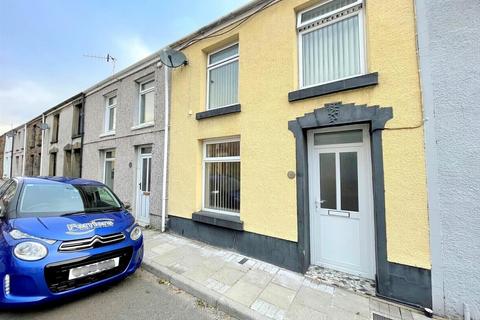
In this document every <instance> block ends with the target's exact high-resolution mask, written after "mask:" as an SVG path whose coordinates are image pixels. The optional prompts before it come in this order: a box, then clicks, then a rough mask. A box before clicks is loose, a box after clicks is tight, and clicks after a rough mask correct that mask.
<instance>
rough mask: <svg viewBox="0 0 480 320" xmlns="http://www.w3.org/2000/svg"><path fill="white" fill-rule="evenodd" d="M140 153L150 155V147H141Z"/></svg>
mask: <svg viewBox="0 0 480 320" xmlns="http://www.w3.org/2000/svg"><path fill="white" fill-rule="evenodd" d="M140 152H141V153H142V154H149V153H152V147H143V148H141V149H140Z"/></svg>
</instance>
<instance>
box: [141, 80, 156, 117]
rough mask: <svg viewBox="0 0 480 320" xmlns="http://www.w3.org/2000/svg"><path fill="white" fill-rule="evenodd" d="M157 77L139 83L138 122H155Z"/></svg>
mask: <svg viewBox="0 0 480 320" xmlns="http://www.w3.org/2000/svg"><path fill="white" fill-rule="evenodd" d="M154 112H155V79H152V78H150V79H148V80H146V81H143V82H140V83H139V102H138V124H139V125H146V124H153V123H154V120H155V116H154Z"/></svg>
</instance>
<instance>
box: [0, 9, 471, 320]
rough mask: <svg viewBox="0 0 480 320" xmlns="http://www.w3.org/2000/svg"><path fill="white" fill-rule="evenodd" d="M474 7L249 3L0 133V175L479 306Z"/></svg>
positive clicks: (458, 306) (395, 296)
mask: <svg viewBox="0 0 480 320" xmlns="http://www.w3.org/2000/svg"><path fill="white" fill-rule="evenodd" d="M479 9H480V8H479V5H478V3H476V2H475V1H463V0H462V1H454V0H443V1H439V2H432V1H430V2H424V1H413V0H409V1H381V0H325V1H319V0H311V1H307V0H257V1H252V2H250V3H249V4H247V5H246V6H244V7H242V8H240V9H238V10H236V11H235V12H232V13H230V14H229V15H227V16H225V17H222V18H220V19H218V20H217V21H215V22H213V23H211V24H209V25H207V26H205V27H203V28H201V29H200V30H197V31H195V32H194V33H192V34H190V35H188V36H186V37H185V38H183V39H180V40H178V41H176V42H175V43H172V44H170V45H169V48H170V49H171V50H169V51H168V52H170V53H172V52H173V53H175V52H177V53H183V55H184V56H185V57H186V63H184V64H181V65H180V66H178V67H177V68H170V66H169V63H165V60H164V59H162V56H163V57H165V56H166V52H167V51H165V50H164V49H162V50H159V51H158V52H156V53H155V54H152V55H151V56H149V57H147V58H145V59H143V60H141V61H139V62H137V63H135V64H134V65H132V66H130V67H128V68H126V69H125V70H123V71H120V72H118V73H116V74H115V75H113V76H111V77H109V78H107V79H105V80H103V81H101V82H99V83H97V84H95V85H93V86H92V87H90V88H87V89H85V90H83V91H81V92H79V93H78V94H77V95H75V96H73V97H71V98H69V99H67V100H66V101H64V102H62V103H60V104H58V105H57V106H55V107H53V108H51V109H49V110H48V111H46V112H44V113H43V114H42V115H40V116H39V117H37V118H36V119H34V120H32V121H30V122H28V123H27V124H25V125H22V126H20V127H18V128H16V129H14V130H12V131H10V132H8V133H7V134H5V135H4V136H3V137H2V138H1V140H0V143H1V144H2V148H3V149H4V153H3V155H2V156H3V159H0V161H1V160H3V168H2V169H3V176H4V177H9V176H11V175H33V176H35V175H50V176H72V177H83V178H89V179H95V180H100V181H103V182H104V183H105V184H106V185H108V186H109V187H110V188H112V189H114V190H115V192H116V193H117V194H118V195H119V196H120V197H121V198H122V201H124V202H126V203H130V204H131V205H132V211H133V213H134V214H135V216H136V218H137V220H138V221H139V222H140V223H141V224H143V225H150V226H152V227H155V228H159V229H162V230H167V229H168V230H169V231H170V232H174V233H178V234H181V235H183V236H185V237H189V238H193V239H197V240H200V241H204V242H207V243H209V244H213V245H216V246H220V247H226V248H232V249H235V250H237V251H239V252H241V253H242V254H245V255H248V256H252V257H255V258H259V259H262V260H265V261H268V262H271V263H274V264H276V265H278V266H281V267H285V268H287V269H290V270H294V271H297V272H301V273H315V272H320V273H321V272H325V273H328V274H332V273H333V274H335V275H336V277H339V278H342V277H348V275H355V276H357V277H360V278H361V279H364V282H365V283H369V284H371V285H372V286H373V287H374V290H373V291H374V293H373V294H376V295H377V296H379V297H383V298H385V299H390V300H394V301H398V302H400V303H405V304H408V305H414V306H419V307H423V308H433V310H434V312H435V313H437V314H440V315H448V316H452V317H461V316H465V317H467V316H470V317H471V318H472V319H480V273H479V271H478V268H477V267H476V262H477V261H478V259H479V257H480V218H479V217H480V215H479V214H478V211H479V210H480V200H479V199H480V198H479V196H478V194H479V191H480V170H478V169H479V162H478V159H479V158H480V150H479V149H480V148H479V138H478V137H479V136H480V125H479V123H480V116H479V113H478V110H476V109H477V108H476V107H475V102H476V101H479V100H480V96H479V91H478V87H479V85H480V64H479V63H478V61H479V59H480V47H479V43H480V41H479V40H480V39H479V36H478V35H479V34H480V23H478V22H479V18H478V17H479V16H480V15H479V13H480V10H479ZM475 21H476V22H477V23H475ZM178 56H182V55H181V54H178ZM176 57H177V56H173V58H176ZM170 58H172V56H170ZM162 61H163V63H162ZM170 62H172V61H170ZM172 63H173V62H172ZM472 102H474V103H473V105H472ZM318 267H321V268H318ZM325 270H326V271H325Z"/></svg>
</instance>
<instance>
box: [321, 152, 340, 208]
mask: <svg viewBox="0 0 480 320" xmlns="http://www.w3.org/2000/svg"><path fill="white" fill-rule="evenodd" d="M320 203H321V207H322V208H325V209H333V210H336V209H337V177H336V164H335V153H320Z"/></svg>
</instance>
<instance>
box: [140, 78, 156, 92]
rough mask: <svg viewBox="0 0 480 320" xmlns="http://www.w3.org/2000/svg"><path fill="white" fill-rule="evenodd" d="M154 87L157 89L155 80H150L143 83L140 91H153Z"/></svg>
mask: <svg viewBox="0 0 480 320" xmlns="http://www.w3.org/2000/svg"><path fill="white" fill-rule="evenodd" d="M154 87H155V80H150V81H148V82H144V83H142V85H141V86H140V90H141V91H145V90H149V89H153V88H154Z"/></svg>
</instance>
